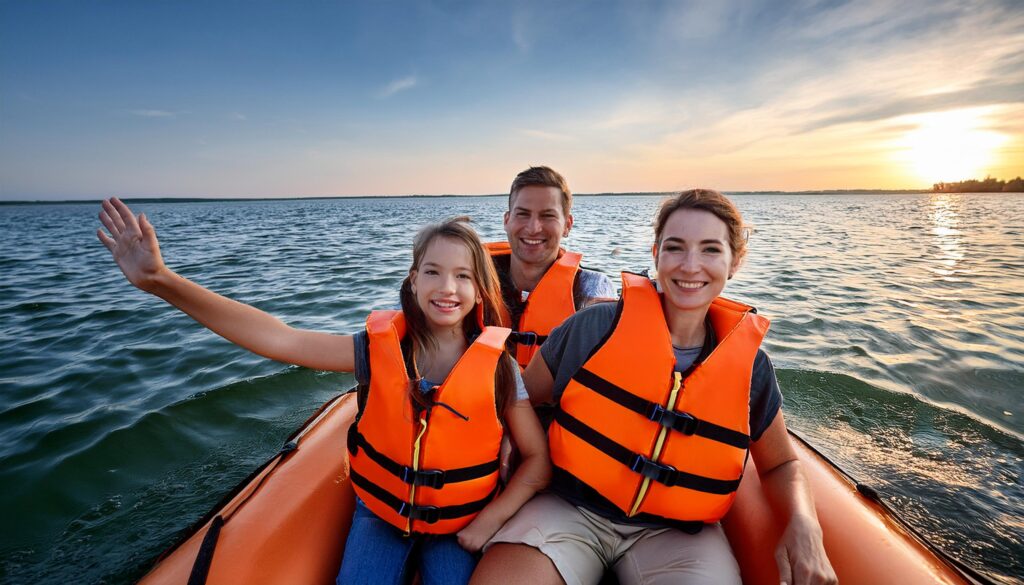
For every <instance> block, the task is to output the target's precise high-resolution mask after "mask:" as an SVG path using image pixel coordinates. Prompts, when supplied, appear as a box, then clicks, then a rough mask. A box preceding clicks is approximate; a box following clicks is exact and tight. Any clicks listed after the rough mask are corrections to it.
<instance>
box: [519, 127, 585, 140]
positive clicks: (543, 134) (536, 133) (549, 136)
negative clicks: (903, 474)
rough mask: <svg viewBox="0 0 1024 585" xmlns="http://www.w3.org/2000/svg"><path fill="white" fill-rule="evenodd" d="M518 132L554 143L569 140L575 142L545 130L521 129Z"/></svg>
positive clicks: (566, 136) (563, 135) (569, 137)
mask: <svg viewBox="0 0 1024 585" xmlns="http://www.w3.org/2000/svg"><path fill="white" fill-rule="evenodd" d="M520 132H521V133H523V134H525V135H526V136H530V137H532V138H541V139H543V140H551V141H554V142H568V141H570V140H575V138H573V137H572V136H569V135H568V134H558V133H557V132H547V131H545V130H534V129H523V130H520Z"/></svg>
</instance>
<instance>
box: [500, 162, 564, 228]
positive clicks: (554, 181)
mask: <svg viewBox="0 0 1024 585" xmlns="http://www.w3.org/2000/svg"><path fill="white" fill-rule="evenodd" d="M531 185H542V186H544V187H554V188H556V189H558V190H560V191H561V192H562V213H563V214H565V216H566V217H569V212H571V211H572V191H570V190H569V183H568V182H566V180H565V177H563V176H562V175H560V174H558V172H557V171H555V170H554V169H552V168H551V167H530V168H528V169H526V170H525V171H523V172H521V173H519V174H518V175H516V178H515V180H513V181H512V188H511V189H509V191H508V208H509V210H510V211H511V210H512V199H513V198H514V197H515V196H516V193H518V192H519V190H520V189H522V188H523V187H529V186H531Z"/></svg>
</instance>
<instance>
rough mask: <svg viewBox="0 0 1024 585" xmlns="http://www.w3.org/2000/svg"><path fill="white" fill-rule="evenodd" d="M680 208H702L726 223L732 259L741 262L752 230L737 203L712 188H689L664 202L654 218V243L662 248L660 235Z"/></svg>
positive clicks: (656, 246)
mask: <svg viewBox="0 0 1024 585" xmlns="http://www.w3.org/2000/svg"><path fill="white" fill-rule="evenodd" d="M680 209H701V210H703V211H707V212H709V213H712V214H714V215H715V217H717V218H718V219H720V220H722V222H724V223H725V227H726V228H727V229H728V231H729V248H730V249H731V250H732V256H733V259H734V260H735V261H736V262H739V261H740V260H742V259H743V257H744V256H745V255H746V254H747V236H748V234H749V232H750V229H749V228H748V227H746V226H744V225H743V216H741V215H740V210H739V209H737V208H736V204H734V203H733V202H732V201H730V200H729V198H728V197H726V196H725V195H722V194H721V193H719V192H718V191H715V190H713V189H690V190H689V191H683V192H681V193H678V194H676V195H674V196H672V197H670V198H668V199H666V200H664V201H662V203H661V207H660V208H659V209H658V215H656V216H655V218H654V246H655V248H661V236H662V233H663V232H664V231H665V224H666V223H668V218H669V217H670V216H671V215H672V214H673V213H675V212H676V211H679V210H680Z"/></svg>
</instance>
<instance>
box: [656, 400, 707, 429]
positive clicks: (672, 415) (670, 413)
mask: <svg viewBox="0 0 1024 585" xmlns="http://www.w3.org/2000/svg"><path fill="white" fill-rule="evenodd" d="M647 418H648V419H650V420H652V421H654V422H656V423H658V424H660V425H661V426H663V427H668V428H670V429H673V430H675V431H679V432H680V433H682V434H684V435H692V434H694V433H695V432H697V422H698V421H697V419H696V418H695V417H694V416H693V415H692V414H690V413H688V412H680V411H678V410H668V409H666V408H665V407H664V406H662V405H660V404H652V405H651V408H650V411H649V412H648V413H647Z"/></svg>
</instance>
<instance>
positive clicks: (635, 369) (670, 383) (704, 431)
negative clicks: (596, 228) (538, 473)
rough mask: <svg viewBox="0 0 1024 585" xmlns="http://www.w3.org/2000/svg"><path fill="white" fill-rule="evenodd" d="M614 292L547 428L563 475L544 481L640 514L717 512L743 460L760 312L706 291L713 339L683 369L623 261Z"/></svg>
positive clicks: (654, 518) (644, 287)
mask: <svg viewBox="0 0 1024 585" xmlns="http://www.w3.org/2000/svg"><path fill="white" fill-rule="evenodd" d="M620 302H621V304H620V306H619V311H620V314H619V317H618V320H617V322H616V324H615V329H614V331H613V332H612V333H611V335H610V336H609V337H608V339H607V340H606V341H605V342H604V343H603V344H602V345H601V346H599V348H598V349H597V351H596V352H595V353H594V354H593V355H592V356H591V357H590V359H588V360H587V362H586V363H585V364H584V365H583V366H582V367H581V368H580V369H579V370H578V371H577V372H576V373H575V374H574V375H573V377H572V379H571V380H570V382H569V384H568V386H566V389H565V393H564V394H563V395H562V398H561V400H560V402H559V407H558V410H557V412H556V413H555V421H554V422H553V423H552V425H551V428H550V430H549V432H548V437H549V444H550V446H551V460H552V463H553V464H554V466H555V468H556V474H555V476H556V479H557V478H559V477H561V478H562V479H563V481H561V482H556V483H555V484H553V485H554V486H555V487H556V489H560V490H561V491H563V493H564V492H565V490H567V489H568V490H570V495H575V497H576V498H582V499H584V500H587V499H588V498H597V499H599V500H601V501H602V503H604V504H605V505H607V504H611V505H613V506H614V507H615V508H618V509H619V510H621V511H622V512H623V513H624V514H626V515H627V516H630V517H633V518H637V519H640V520H644V521H650V522H655V523H664V524H670V525H674V524H677V523H681V524H687V525H693V524H696V525H698V526H699V525H700V523H711V522H716V521H718V520H719V519H720V518H721V517H722V516H723V515H724V514H725V513H726V511H728V509H729V506H731V505H732V501H733V499H734V498H735V496H736V488H737V487H739V483H740V478H741V477H742V475H743V469H744V466H745V464H746V459H747V448H748V446H749V444H750V428H749V427H750V421H749V416H750V414H749V411H750V379H751V375H752V371H753V364H754V358H755V357H756V354H757V349H758V347H759V346H760V344H761V340H762V339H763V338H764V335H765V333H766V332H767V331H768V320H767V319H765V318H763V317H761V316H759V315H757V314H755V312H754V310H753V309H752V308H751V307H749V306H746V305H743V304H741V303H737V302H734V301H729V300H726V299H723V298H721V297H719V298H717V299H715V300H714V301H713V302H712V304H711V306H710V307H709V309H708V317H709V321H710V324H711V326H712V328H713V329H714V332H715V334H716V336H717V338H718V345H717V346H716V347H715V348H714V350H713V351H712V352H711V353H710V355H709V356H708V357H707V358H706V359H705V360H704V361H703V362H701V363H699V364H696V365H695V366H694V367H693V368H691V370H690V372H689V374H688V375H686V376H685V379H684V377H683V374H681V373H679V372H675V371H674V370H675V361H676V360H675V354H674V352H673V350H672V338H671V334H670V333H669V330H668V326H667V325H666V323H665V317H664V314H663V312H662V305H661V297H660V295H659V294H658V292H657V291H656V290H655V288H654V285H653V284H652V283H651V281H650V280H648V279H647V278H646V277H643V276H639V275H635V274H629V273H623V274H622V300H621V301H620ZM565 478H570V480H571V481H564V479H565ZM567 486H569V487H567Z"/></svg>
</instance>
